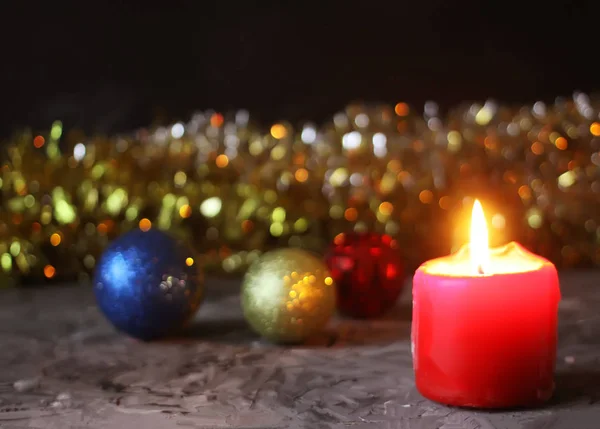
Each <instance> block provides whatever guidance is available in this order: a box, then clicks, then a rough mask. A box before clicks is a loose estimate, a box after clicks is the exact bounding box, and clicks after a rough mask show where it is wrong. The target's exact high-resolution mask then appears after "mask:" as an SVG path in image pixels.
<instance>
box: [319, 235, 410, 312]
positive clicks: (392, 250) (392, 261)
mask: <svg viewBox="0 0 600 429" xmlns="http://www.w3.org/2000/svg"><path fill="white" fill-rule="evenodd" d="M325 260H326V262H327V266H328V267H329V271H330V272H331V276H332V277H333V279H334V280H335V283H336V286H337V298H338V301H337V305H338V309H339V311H340V312H341V313H342V314H345V315H347V316H351V317H356V318H373V317H378V316H381V315H382V314H384V313H385V312H386V311H388V310H390V309H391V308H392V307H393V306H394V305H395V304H396V301H397V300H398V297H399V296H400V293H401V292H402V287H403V286H404V267H403V264H402V257H401V256H400V253H399V252H398V250H397V243H396V241H395V240H394V239H392V237H390V236H389V235H381V234H376V233H368V234H359V233H344V234H338V235H337V236H336V237H335V239H334V241H333V243H332V245H331V247H330V249H329V252H328V253H327V255H326V257H325Z"/></svg>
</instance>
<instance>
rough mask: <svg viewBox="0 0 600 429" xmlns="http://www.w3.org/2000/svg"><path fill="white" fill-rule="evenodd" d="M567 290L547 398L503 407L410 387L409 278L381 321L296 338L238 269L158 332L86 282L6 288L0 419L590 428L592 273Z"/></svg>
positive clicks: (595, 409) (599, 292) (0, 326)
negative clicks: (142, 329)
mask: <svg viewBox="0 0 600 429" xmlns="http://www.w3.org/2000/svg"><path fill="white" fill-rule="evenodd" d="M561 289H562V292H563V301H562V302H561V305H560V328H559V329H560V332H559V336H560V337H559V338H560V345H559V350H558V358H557V376H556V382H557V391H556V394H555V397H554V398H553V400H552V401H551V403H550V404H548V406H546V407H544V408H540V409H534V410H521V411H502V412H474V411H470V410H464V409H457V408H450V407H445V406H442V405H438V404H435V403H433V402H430V401H428V400H426V399H424V398H423V397H421V396H420V395H419V393H418V392H417V391H416V389H415V386H414V379H413V373H412V364H411V354H410V339H409V334H410V284H407V286H406V288H405V293H404V296H403V298H402V300H401V302H400V303H399V305H398V307H397V309H396V310H395V311H394V312H393V313H392V314H391V315H390V316H389V317H387V318H385V319H384V320H378V321H372V322H357V321H346V320H341V321H340V320H336V321H334V322H333V323H332V325H331V329H330V331H329V332H327V333H324V334H323V335H321V336H319V337H318V338H314V339H313V340H312V341H311V342H310V344H308V345H306V346H303V347H277V346H273V345H270V344H268V343H265V342H263V341H261V340H260V339H259V338H258V337H257V336H256V335H254V334H253V333H252V332H251V331H250V330H249V329H248V328H247V327H246V325H245V323H244V320H243V318H242V316H241V311H240V308H239V299H238V293H237V292H238V290H239V281H234V280H221V279H209V281H208V282H207V295H208V297H207V300H206V302H205V303H204V305H203V307H202V308H201V310H200V312H199V314H198V317H197V319H196V322H195V324H194V326H193V327H192V328H191V329H190V330H189V332H187V333H186V334H185V335H184V336H182V337H181V338H178V339H175V340H170V341H164V342H158V343H143V342H139V341H136V340H133V339H131V338H128V337H126V336H124V335H121V334H119V333H117V332H115V331H114V330H113V328H112V327H111V326H110V325H109V324H108V323H107V322H106V321H105V320H104V318H103V317H102V316H101V314H100V313H99V312H98V310H97V308H96V307H95V303H94V297H93V294H92V290H91V288H90V287H87V286H72V287H68V286H65V287H47V288H42V289H7V290H1V291H0V428H2V429H15V428H57V429H67V428H77V429H82V428H124V429H127V428H135V429H154V428H156V429H158V428H160V429H170V428H178V429H182V428H263V429H267V428H301V427H302V428H311V429H312V428H314V429H320V428H353V429H362V428H389V429H413V428H414V429H429V428H443V429H520V428H523V429H530V428H531V429H533V428H539V429H558V428H564V429H588V428H589V429H597V428H600V404H599V401H600V314H599V311H598V310H599V309H600V272H594V271H588V272H565V273H562V275H561ZM509 310H510V309H507V311H509ZM507 317H510V314H507Z"/></svg>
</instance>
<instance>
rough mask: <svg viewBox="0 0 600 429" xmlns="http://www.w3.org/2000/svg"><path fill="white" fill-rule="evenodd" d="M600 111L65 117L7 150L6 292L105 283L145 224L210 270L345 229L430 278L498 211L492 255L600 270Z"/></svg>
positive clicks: (578, 104)
mask: <svg viewBox="0 0 600 429" xmlns="http://www.w3.org/2000/svg"><path fill="white" fill-rule="evenodd" d="M599 111H600V103H598V102H596V101H592V100H590V98H589V97H588V96H587V95H585V94H582V93H576V94H574V96H573V97H572V98H569V99H562V98H559V99H557V100H556V101H555V102H554V103H553V104H548V105H546V104H544V103H543V102H537V103H535V104H533V105H530V106H516V107H510V106H503V105H498V104H496V103H495V102H493V101H487V102H485V103H472V104H465V105H462V106H458V107H457V108H455V109H452V110H451V111H449V112H448V113H447V114H445V115H444V116H442V115H441V114H440V112H439V108H438V106H437V105H436V104H435V103H433V102H428V103H426V104H425V106H424V109H419V111H417V109H414V108H413V107H411V106H409V105H407V104H406V103H398V104H396V105H395V106H387V105H383V106H367V105H359V104H356V105H351V106H349V107H347V108H346V109H345V110H344V111H343V112H340V113H338V114H336V115H334V117H333V118H332V120H331V121H329V122H327V123H325V124H323V125H322V126H319V127H317V126H316V125H314V124H305V125H304V126H302V127H300V128H298V129H294V128H293V127H292V125H290V124H288V123H285V122H281V123H277V124H273V125H272V126H271V127H270V128H269V129H267V130H262V129H261V128H260V127H258V126H256V125H255V124H253V122H252V121H251V120H250V117H249V114H248V112H246V111H238V112H234V113H232V115H231V116H228V115H223V114H221V113H218V112H214V111H208V112H202V113H198V114H195V115H194V116H193V117H192V118H191V120H190V121H189V122H187V123H183V122H181V123H175V124H173V125H171V126H168V127H154V128H152V129H141V130H138V131H137V132H135V133H132V134H131V135H126V136H114V137H111V138H106V137H86V136H84V135H83V134H82V133H81V132H78V131H76V130H71V131H68V132H67V131H65V130H63V127H62V124H61V123H60V122H59V121H57V122H55V123H54V124H53V125H52V128H51V129H50V130H49V132H45V133H33V132H30V131H28V132H23V133H21V134H19V135H17V136H15V137H14V138H13V139H12V140H11V141H9V142H8V144H6V145H5V149H4V150H5V157H4V161H3V163H2V167H1V168H2V171H1V176H0V186H1V195H2V212H1V214H0V268H1V270H0V272H1V277H0V278H1V281H0V285H12V284H17V283H26V282H29V281H33V282H36V281H39V280H40V279H52V280H57V279H58V280H64V279H73V278H79V279H81V280H85V279H86V278H89V276H90V275H91V273H92V272H93V270H94V265H95V263H96V261H97V260H98V257H99V256H100V254H101V252H102V249H103V248H104V246H105V245H106V244H107V243H108V242H109V240H111V239H112V238H114V237H115V236H117V235H119V234H120V233H122V232H124V231H127V230H129V229H131V228H136V227H140V228H161V229H165V230H170V231H171V232H172V233H174V234H176V235H178V236H180V237H182V238H185V239H186V240H189V242H190V243H191V244H192V245H193V246H194V247H195V248H196V249H197V250H198V251H199V252H200V253H201V254H202V255H203V256H204V263H205V265H206V267H207V269H208V270H209V271H214V270H218V271H221V272H227V273H236V272H240V271H242V270H244V269H245V267H246V266H247V265H248V264H249V263H251V262H252V261H253V260H255V259H256V258H257V257H258V256H259V255H260V253H261V252H263V251H265V250H268V249H272V248H276V247H282V246H293V247H303V248H306V249H309V250H313V251H317V252H320V251H322V250H323V249H325V248H326V247H327V246H328V245H329V243H330V241H331V240H332V239H333V237H335V236H336V235H337V234H339V233H341V232H347V231H352V230H355V231H367V230H370V231H376V232H381V233H385V234H389V235H391V236H394V237H395V238H396V239H397V242H398V243H399V245H400V248H401V250H402V251H403V253H404V256H405V258H406V263H407V265H408V266H409V268H411V267H413V268H414V267H415V266H416V265H418V264H419V263H420V262H422V261H423V260H425V259H428V258H430V257H434V256H439V255H443V254H446V253H448V252H449V251H450V250H452V249H455V248H456V247H457V246H458V245H459V244H461V243H462V242H464V241H466V234H467V232H468V231H467V228H466V226H465V225H463V218H464V213H466V212H467V210H463V208H468V209H470V206H471V202H472V199H473V198H479V199H480V200H481V201H482V202H483V205H484V210H485V211H486V214H487V216H488V221H489V223H490V230H491V243H492V244H500V243H504V242H507V241H509V240H516V241H519V242H521V243H523V244H524V245H525V246H527V247H528V248H530V249H531V250H533V251H535V252H537V253H539V254H542V255H544V256H546V257H548V258H549V259H551V260H552V261H554V262H555V263H557V264H558V265H559V266H563V267H565V266H566V267H570V266H580V265H597V264H600V248H599V246H598V243H599V242H600V199H599V197H598V196H599V195H600V152H599V150H600V119H599V115H598V113H599Z"/></svg>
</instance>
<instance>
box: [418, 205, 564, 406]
mask: <svg viewBox="0 0 600 429" xmlns="http://www.w3.org/2000/svg"><path fill="white" fill-rule="evenodd" d="M559 300H560V289H559V285H558V276H557V273H556V268H555V267H554V265H552V263H550V262H549V261H548V260H546V259H544V258H542V257H540V256H538V255H535V254H533V253H531V252H529V251H528V250H526V249H525V248H523V247H522V246H521V245H519V244H518V243H514V242H513V243H510V244H508V245H506V246H504V247H500V248H495V249H489V248H488V237H487V227H486V223H485V217H484V214H483V210H482V208H481V205H480V204H479V201H476V202H475V205H474V206H473V217H472V221H471V242H470V243H469V244H468V245H465V246H464V247H463V248H461V249H460V250H459V251H458V252H456V253H455V254H453V255H450V256H446V257H443V258H438V259H434V260H431V261H428V262H426V263H424V264H423V265H421V266H420V267H419V269H418V270H417V272H416V273H415V276H414V281H413V324H412V349H413V364H414V371H415V379H416V385H417V389H418V390H419V391H420V392H421V394H422V395H423V396H425V397H427V398H429V399H431V400H434V401H437V402H441V403H444V404H448V405H455V406H462V407H477V408H505V407H519V406H533V405H538V404H541V403H543V402H544V401H546V400H548V399H549V398H550V396H552V393H553V390H554V361H555V357H556V337H557V335H556V332H557V313H558V302H559Z"/></svg>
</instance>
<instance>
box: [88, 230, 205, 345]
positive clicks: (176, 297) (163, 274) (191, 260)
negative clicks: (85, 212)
mask: <svg viewBox="0 0 600 429" xmlns="http://www.w3.org/2000/svg"><path fill="white" fill-rule="evenodd" d="M198 262H199V261H197V259H196V258H195V256H194V254H193V251H192V250H191V249H190V248H189V247H188V246H186V245H184V244H183V243H181V242H179V241H178V240H176V239H174V238H172V237H170V236H169V235H167V234H166V233H164V232H162V231H158V230H156V229H148V230H141V229H134V230H133V231H130V232H128V233H126V234H124V235H123V236H121V237H119V238H117V239H116V240H115V241H114V242H112V243H111V244H110V245H109V246H108V247H107V248H106V250H105V251H104V253H103V254H102V257H101V258H100V261H99V263H98V267H97V272H96V276H95V279H94V292H95V294H96V300H97V302H98V306H99V307H100V309H101V310H102V312H103V313H104V315H105V316H106V318H107V319H108V320H110V322H111V323H112V324H113V325H115V327H116V328H118V329H119V330H121V331H123V332H125V333H127V334H129V335H131V336H133V337H137V338H140V339H143V340H151V339H155V338H160V337H164V336H167V335H171V334H174V333H176V332H177V331H179V330H180V329H181V328H183V327H184V326H185V324H186V323H187V322H188V321H189V320H190V319H191V317H192V316H193V315H194V314H195V313H196V311H197V310H198V308H199V306H200V304H201V301H202V298H203V286H204V285H203V277H202V272H201V268H200V264H199V263H198Z"/></svg>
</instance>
